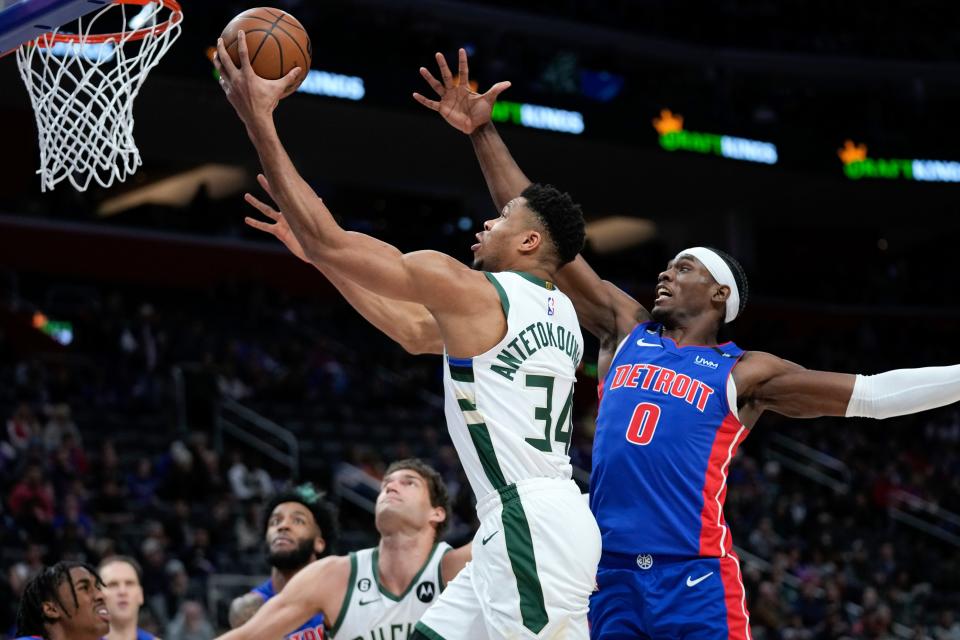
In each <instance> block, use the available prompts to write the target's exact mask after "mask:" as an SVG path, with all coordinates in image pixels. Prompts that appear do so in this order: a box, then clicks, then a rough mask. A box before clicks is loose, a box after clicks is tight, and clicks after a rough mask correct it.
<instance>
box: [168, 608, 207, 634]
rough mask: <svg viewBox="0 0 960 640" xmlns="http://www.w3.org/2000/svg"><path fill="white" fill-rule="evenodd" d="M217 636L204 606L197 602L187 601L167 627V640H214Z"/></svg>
mask: <svg viewBox="0 0 960 640" xmlns="http://www.w3.org/2000/svg"><path fill="white" fill-rule="evenodd" d="M215 635H216V633H215V632H214V629H213V625H212V624H210V620H208V619H207V613H206V611H204V609H203V606H202V605H201V604H200V603H199V602H197V601H195V600H187V601H185V602H184V603H183V604H182V605H181V606H180V610H179V611H178V612H177V616H176V617H175V618H174V619H173V622H171V623H170V624H169V626H167V634H166V640H212V638H214V636H215Z"/></svg>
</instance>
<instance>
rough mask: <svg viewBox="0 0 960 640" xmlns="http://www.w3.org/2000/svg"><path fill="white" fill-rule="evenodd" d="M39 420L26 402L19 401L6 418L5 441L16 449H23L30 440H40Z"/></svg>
mask: <svg viewBox="0 0 960 640" xmlns="http://www.w3.org/2000/svg"><path fill="white" fill-rule="evenodd" d="M40 433H41V431H40V421H39V420H37V417H36V416H35V415H34V413H33V409H31V408H30V405H29V404H28V403H26V402H21V403H20V404H19V405H18V406H17V409H16V411H14V413H13V415H12V416H10V418H9V419H8V420H7V441H8V442H9V443H10V445H11V446H12V447H13V448H14V449H16V450H17V451H25V450H26V449H27V447H28V446H29V445H30V443H31V442H36V441H39V440H40Z"/></svg>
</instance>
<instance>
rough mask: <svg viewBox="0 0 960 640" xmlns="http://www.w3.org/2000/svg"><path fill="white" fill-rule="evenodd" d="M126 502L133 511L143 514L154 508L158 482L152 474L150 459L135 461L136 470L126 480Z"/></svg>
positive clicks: (144, 458)
mask: <svg viewBox="0 0 960 640" xmlns="http://www.w3.org/2000/svg"><path fill="white" fill-rule="evenodd" d="M126 485H127V492H128V493H127V497H128V502H129V504H130V506H131V507H133V509H134V511H136V512H138V513H143V512H145V511H149V510H151V509H153V508H154V507H155V506H156V501H157V487H158V485H159V481H158V480H157V478H156V476H155V475H154V473H153V463H152V462H151V461H150V458H148V457H143V458H140V459H138V460H137V470H136V471H135V472H134V473H131V474H128V475H127V478H126Z"/></svg>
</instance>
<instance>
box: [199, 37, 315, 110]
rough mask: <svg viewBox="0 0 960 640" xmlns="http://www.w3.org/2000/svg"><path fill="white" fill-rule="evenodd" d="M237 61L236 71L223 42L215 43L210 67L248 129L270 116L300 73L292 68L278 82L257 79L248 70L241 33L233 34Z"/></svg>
mask: <svg viewBox="0 0 960 640" xmlns="http://www.w3.org/2000/svg"><path fill="white" fill-rule="evenodd" d="M237 57H238V58H240V66H239V67H238V66H237V65H235V64H234V63H233V60H232V59H231V58H230V54H228V53H227V48H226V45H225V44H224V43H223V38H220V39H218V40H217V55H215V56H214V57H213V64H214V66H215V67H216V68H217V71H218V72H220V86H221V87H222V88H223V92H224V93H225V94H226V95H227V100H229V101H230V104H232V105H233V108H234V109H236V111H237V115H239V116H240V119H241V120H243V122H244V124H246V125H247V126H248V127H249V126H251V125H253V124H254V123H256V122H257V120H258V119H261V118H269V117H270V116H271V114H272V113H273V110H274V109H276V108H277V104H279V102H280V99H281V98H283V97H284V96H285V95H287V93H289V91H290V87H292V86H294V84H295V82H294V81H295V80H296V78H297V76H299V75H300V73H301V69H300V67H296V68H294V69H292V70H291V71H290V73H288V74H287V75H286V76H284V77H283V78H280V79H279V80H268V79H266V78H261V77H260V76H258V75H257V74H256V72H254V70H253V67H251V66H250V56H249V53H248V52H247V38H246V35H245V34H244V33H243V31H239V32H238V33H237Z"/></svg>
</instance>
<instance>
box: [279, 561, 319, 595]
mask: <svg viewBox="0 0 960 640" xmlns="http://www.w3.org/2000/svg"><path fill="white" fill-rule="evenodd" d="M311 562H312V560H311ZM300 569H303V567H297V568H296V569H289V570H287V571H281V570H280V569H277V568H276V567H274V568H273V569H271V570H270V582H271V583H273V592H274V593H280V592H281V591H283V588H284V587H285V586H287V583H288V582H290V581H291V580H292V579H293V576H295V575H297V574H298V573H300Z"/></svg>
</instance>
